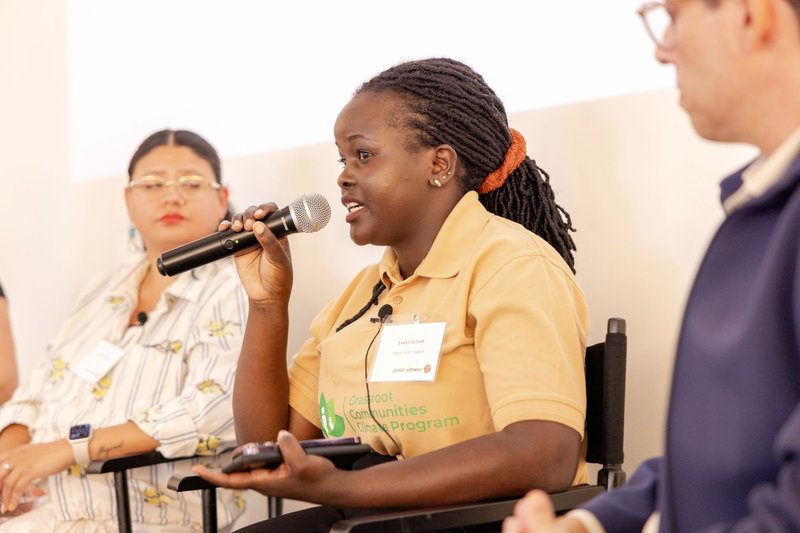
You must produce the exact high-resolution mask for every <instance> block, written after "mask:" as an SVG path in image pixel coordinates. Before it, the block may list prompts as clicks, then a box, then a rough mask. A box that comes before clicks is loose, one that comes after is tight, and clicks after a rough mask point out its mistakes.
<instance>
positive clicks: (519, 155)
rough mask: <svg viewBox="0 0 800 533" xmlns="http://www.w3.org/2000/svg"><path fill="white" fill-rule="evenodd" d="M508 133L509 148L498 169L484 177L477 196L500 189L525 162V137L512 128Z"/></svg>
mask: <svg viewBox="0 0 800 533" xmlns="http://www.w3.org/2000/svg"><path fill="white" fill-rule="evenodd" d="M509 131H510V132H511V146H509V147H508V152H506V158H505V159H504V160H503V164H502V165H500V168H498V169H497V170H495V171H494V172H492V173H491V174H489V175H488V176H486V179H485V180H483V183H481V186H480V187H478V194H486V193H488V192H492V191H493V190H495V189H497V188H498V187H501V186H502V185H503V183H505V182H506V178H507V177H508V176H509V175H510V174H511V173H512V172H514V171H515V170H517V167H519V166H520V165H521V164H522V162H523V161H525V154H526V153H527V146H526V145H525V137H523V136H522V134H521V133H520V132H518V131H517V130H515V129H514V128H509Z"/></svg>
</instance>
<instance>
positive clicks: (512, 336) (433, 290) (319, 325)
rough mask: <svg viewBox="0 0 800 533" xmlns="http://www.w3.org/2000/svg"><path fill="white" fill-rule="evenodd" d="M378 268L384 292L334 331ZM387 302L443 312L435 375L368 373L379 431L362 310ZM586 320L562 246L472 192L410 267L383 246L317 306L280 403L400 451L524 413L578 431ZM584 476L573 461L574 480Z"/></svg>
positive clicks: (363, 298)
mask: <svg viewBox="0 0 800 533" xmlns="http://www.w3.org/2000/svg"><path fill="white" fill-rule="evenodd" d="M379 279H380V280H382V281H383V283H384V284H385V285H386V287H387V290H385V291H384V292H383V293H381V295H380V298H379V300H378V304H377V305H376V306H373V307H372V308H371V309H370V311H369V312H367V313H366V314H365V315H364V316H362V317H361V318H360V319H359V320H357V321H355V322H353V323H352V324H350V325H348V326H347V327H345V328H344V329H342V330H341V331H339V332H338V333H337V332H335V330H336V327H337V326H338V325H339V324H341V323H342V322H344V321H345V320H347V319H348V318H350V317H351V316H353V315H355V314H356V313H357V312H358V311H359V309H361V308H362V307H363V306H364V305H365V304H366V303H367V302H368V301H369V299H370V297H371V296H372V289H373V287H374V285H375V284H376V283H377V281H378V280H379ZM384 304H390V305H391V306H392V309H393V314H394V315H413V314H416V315H418V316H419V317H420V318H421V320H422V321H423V322H445V323H446V327H445V334H444V340H443V343H442V349H441V356H440V357H441V359H440V362H439V369H438V374H437V376H436V381H435V382H373V383H369V403H370V407H371V409H372V413H373V414H374V416H375V418H376V419H377V421H378V423H380V424H381V425H382V426H383V428H384V429H385V431H384V429H381V428H380V427H379V426H378V425H377V424H376V422H375V421H374V420H373V419H372V417H371V416H370V414H369V410H368V406H367V400H368V398H367V390H366V380H365V358H366V365H367V368H368V369H369V368H370V367H371V364H372V362H373V360H374V358H375V355H376V352H377V347H378V344H379V342H380V337H378V338H377V339H375V341H374V342H372V344H371V346H370V343H371V341H372V340H373V338H374V337H375V335H376V333H378V332H379V331H380V327H381V325H380V324H379V323H376V322H375V321H372V320H370V319H371V318H375V317H376V316H377V313H378V309H379V308H380V307H381V306H382V305H384ZM587 331H588V311H587V307H586V301H585V298H584V295H583V292H582V291H581V289H580V287H578V284H577V282H576V281H575V278H574V276H573V275H572V272H571V271H570V269H569V267H568V266H567V264H566V263H565V262H564V260H563V259H562V258H561V256H560V255H559V254H558V252H556V251H555V250H554V249H553V248H552V247H551V246H550V245H549V244H547V243H546V242H545V241H544V240H543V239H541V238H539V237H538V236H536V235H535V234H533V233H531V232H530V231H528V230H526V229H525V228H523V227H522V226H520V225H519V224H516V223H514V222H511V221H509V220H507V219H505V218H502V217H498V216H495V215H493V214H491V213H489V212H488V211H486V209H485V208H484V207H483V205H481V203H480V201H479V200H478V195H477V194H476V193H474V192H470V193H468V194H466V195H465V196H464V197H463V198H462V199H461V201H460V202H459V203H458V204H457V205H456V207H455V208H454V209H453V211H452V212H451V213H450V215H449V216H448V218H447V220H446V221H445V223H444V225H443V226H442V229H441V230H440V231H439V234H438V235H437V237H436V240H435V241H434V243H433V246H432V247H431V250H430V251H429V252H428V255H427V256H426V257H425V259H424V260H423V261H422V263H421V264H420V265H419V267H418V268H417V270H416V272H414V274H413V275H411V276H410V277H408V278H406V279H402V278H401V276H400V272H399V268H398V265H397V260H396V257H395V255H394V252H393V251H392V250H391V249H390V248H387V249H386V251H385V253H384V256H383V258H382V260H381V262H380V263H379V264H377V265H370V266H368V267H366V268H365V269H364V270H362V271H361V272H360V273H359V274H358V275H357V276H356V277H355V279H354V280H353V281H352V282H351V283H350V285H349V286H348V287H347V288H346V289H345V290H344V292H343V293H342V294H341V295H340V296H339V297H338V298H336V299H335V300H334V301H332V302H331V303H330V304H328V305H327V306H326V307H325V309H323V310H322V312H320V314H319V315H317V317H316V318H315V319H314V321H313V322H312V324H311V328H310V332H311V338H310V339H308V340H307V341H306V342H305V343H304V344H303V346H302V347H301V349H300V351H299V352H298V353H297V354H296V355H295V357H294V362H293V363H292V365H291V366H290V368H289V377H290V393H289V403H290V404H291V406H292V407H293V408H294V409H295V410H296V411H298V412H299V413H300V414H301V415H302V416H304V417H305V418H306V419H308V420H309V421H310V422H312V423H314V424H315V425H317V426H319V427H320V428H322V429H323V432H324V433H325V434H326V436H329V437H334V436H348V435H359V436H361V438H362V440H363V441H364V442H366V443H368V444H370V445H371V446H372V447H373V449H375V450H376V451H377V452H379V453H383V454H390V455H396V454H398V453H400V452H402V454H403V455H404V456H405V457H412V456H416V455H420V454H423V453H427V452H430V451H433V450H437V449H439V448H442V447H445V446H449V445H452V444H455V443H457V442H460V441H463V440H467V439H470V438H473V437H478V436H481V435H485V434H488V433H492V432H494V431H499V430H501V429H503V428H504V427H506V426H507V425H509V424H512V423H514V422H519V421H522V420H548V421H553V422H558V423H560V424H564V425H565V426H567V427H570V428H572V429H574V430H575V431H577V432H578V433H579V434H580V435H581V437H583V431H584V417H585V414H586V393H585V385H584V370H583V357H584V350H585V348H586V334H587ZM368 348H369V351H368ZM367 352H368V353H367ZM386 432H388V433H389V434H391V436H392V438H393V439H394V441H395V442H396V443H397V445H398V446H400V448H401V449H400V450H398V449H397V447H396V446H395V444H394V443H393V442H392V440H391V439H390V438H389V437H388V436H387V434H386ZM520 453H525V450H520ZM586 479H587V473H586V466H585V463H584V462H583V461H581V464H580V467H579V468H578V472H577V474H576V477H575V483H582V482H586Z"/></svg>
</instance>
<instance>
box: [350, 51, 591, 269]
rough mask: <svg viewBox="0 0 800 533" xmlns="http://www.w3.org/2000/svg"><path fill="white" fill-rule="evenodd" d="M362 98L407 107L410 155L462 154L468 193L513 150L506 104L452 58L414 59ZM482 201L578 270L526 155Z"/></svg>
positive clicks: (551, 198)
mask: <svg viewBox="0 0 800 533" xmlns="http://www.w3.org/2000/svg"><path fill="white" fill-rule="evenodd" d="M362 92H372V93H390V94H393V95H396V96H398V97H399V98H400V99H401V100H402V101H403V102H404V104H405V109H404V110H403V114H402V115H401V116H398V117H397V120H398V123H397V124H395V125H396V126H399V127H402V128H405V129H407V130H408V131H409V132H410V136H409V139H408V141H409V144H408V149H409V150H412V151H413V150H417V149H422V148H432V147H436V146H439V145H442V144H447V145H450V146H452V147H453V149H454V150H455V151H456V152H457V153H458V158H459V168H458V169H456V176H457V179H458V183H459V185H460V187H461V189H462V190H463V191H464V193H465V194H466V193H467V192H468V191H472V190H476V189H477V188H478V187H480V185H481V183H482V182H483V180H484V179H485V178H486V176H488V175H489V174H490V173H491V172H493V171H494V170H495V169H497V168H498V167H500V165H501V164H502V163H503V160H504V158H505V154H506V152H507V151H508V148H509V146H510V144H511V133H510V132H509V128H508V117H507V116H506V110H505V106H504V105H503V102H502V101H501V100H500V99H499V98H498V97H497V95H496V94H495V93H494V91H493V90H492V89H491V88H490V87H489V86H488V85H487V84H486V82H485V81H484V79H483V77H482V76H481V75H480V74H478V73H477V72H475V71H474V70H472V69H471V68H470V67H468V66H467V65H465V64H463V63H461V62H459V61H455V60H453V59H448V58H431V59H422V60H417V61H408V62H405V63H401V64H399V65H396V66H394V67H392V68H389V69H388V70H385V71H383V72H381V73H380V74H378V75H377V76H375V77H374V78H372V79H371V80H369V81H367V82H365V83H364V84H362V85H361V86H360V87H359V88H358V89H357V90H356V95H357V94H359V93H362ZM480 201H481V203H482V204H483V205H484V207H486V209H487V210H488V211H490V212H491V213H494V214H495V215H498V216H501V217H504V218H507V219H509V220H513V221H514V222H518V223H519V224H522V225H523V226H525V227H526V228H527V229H529V230H530V231H532V232H534V233H536V234H537V235H539V236H540V237H542V238H543V239H544V240H546V241H547V242H548V243H549V244H550V245H551V246H552V247H553V248H555V249H556V251H557V252H558V253H559V254H561V257H563V258H564V261H566V263H567V264H568V265H569V267H570V268H571V269H572V271H573V272H574V271H575V259H574V257H573V254H572V252H573V250H575V249H576V248H575V243H574V242H573V240H572V237H571V236H570V234H569V232H570V231H575V228H573V227H572V220H571V218H570V216H569V213H567V212H566V211H565V210H564V209H563V208H562V207H561V206H559V205H558V204H556V202H555V195H554V194H553V190H552V188H551V187H550V176H549V175H548V174H547V172H545V171H544V170H542V169H541V168H539V167H538V166H537V165H536V162H535V161H534V160H532V159H530V158H528V157H525V160H524V161H523V162H522V164H520V165H519V167H517V169H516V170H514V171H513V172H512V173H511V174H510V175H509V176H508V179H507V180H506V181H505V184H504V185H503V186H501V187H499V188H497V189H495V190H494V191H491V192H489V193H487V194H482V195H481V196H480Z"/></svg>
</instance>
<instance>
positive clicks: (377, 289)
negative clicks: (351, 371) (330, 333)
mask: <svg viewBox="0 0 800 533" xmlns="http://www.w3.org/2000/svg"><path fill="white" fill-rule="evenodd" d="M385 289H386V285H384V284H383V281H378V283H376V284H375V286H374V287H372V297H370V299H369V301H368V302H367V304H366V305H365V306H364V307H362V308H361V309H360V310H359V311H358V312H357V313H356V314H355V315H353V316H352V317H350V318H348V319H347V320H345V321H344V322H342V323H341V324H339V327H337V328H336V332H337V333H338V332H339V331H341V330H343V329H344V328H346V327H347V326H349V325H350V324H352V323H353V322H355V321H356V320H358V319H359V318H361V317H362V316H364V313H366V312H367V311H369V309H370V308H371V307H372V306H373V305H378V297H379V296H380V295H381V293H382V292H383V291H384V290H385ZM390 313H391V311H390ZM378 314H379V315H380V313H378ZM384 319H385V316H384V317H380V323H381V325H383V321H384ZM380 332H381V328H380V327H379V328H378V331H376V332H375V335H374V336H373V337H372V340H371V341H369V346H367V351H366V352H364V386H365V387H366V389H367V412H369V416H370V418H372V420H373V422H375V424H376V425H377V426H378V427H379V428H380V430H381V431H383V432H384V433H386V436H387V437H389V440H391V441H392V444H394V446H395V448H397V455H399V456H400V457H402V458H403V459H405V458H406V456H405V455H403V452H402V451H401V450H402V449H401V448H400V445H399V444H397V441H396V440H394V437H392V434H391V433H389V431H388V430H387V429H386V428H385V427H383V424H381V423H380V422H379V421H378V419H377V418H376V417H375V413H374V412H373V411H372V401H371V399H370V392H369V379H368V376H367V360H368V359H369V351H370V349H371V348H372V344H373V343H374V342H375V339H377V338H378V334H379V333H380Z"/></svg>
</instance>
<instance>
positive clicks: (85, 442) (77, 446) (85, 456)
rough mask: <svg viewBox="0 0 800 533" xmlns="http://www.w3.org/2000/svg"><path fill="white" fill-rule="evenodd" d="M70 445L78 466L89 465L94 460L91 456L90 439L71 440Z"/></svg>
mask: <svg viewBox="0 0 800 533" xmlns="http://www.w3.org/2000/svg"><path fill="white" fill-rule="evenodd" d="M69 444H70V446H72V454H73V455H74V456H75V464H76V465H88V464H89V463H91V462H92V458H91V457H90V456H89V438H88V437H87V438H85V439H80V440H71V441H69Z"/></svg>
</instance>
